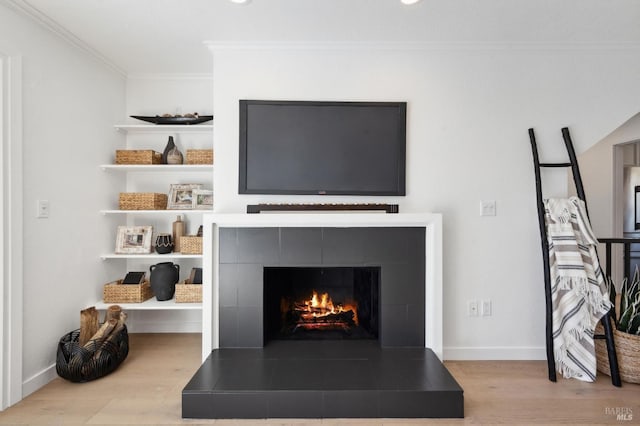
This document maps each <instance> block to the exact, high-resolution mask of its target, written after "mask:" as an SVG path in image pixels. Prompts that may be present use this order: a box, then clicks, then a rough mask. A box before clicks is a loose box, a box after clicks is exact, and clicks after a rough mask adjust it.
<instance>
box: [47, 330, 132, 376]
mask: <svg viewBox="0 0 640 426" xmlns="http://www.w3.org/2000/svg"><path fill="white" fill-rule="evenodd" d="M79 338H80V329H78V330H74V331H72V332H70V333H67V334H65V335H64V336H62V338H61V339H60V341H59V342H58V351H57V353H56V372H57V373H58V375H59V376H60V377H62V378H63V379H67V380H70V381H72V382H79V383H82V382H88V381H91V380H95V379H99V378H100V377H103V376H106V375H107V374H109V373H111V372H113V371H114V370H115V369H116V368H118V366H119V365H120V364H122V361H124V360H125V358H127V355H128V354H129V333H128V331H127V326H126V325H125V326H124V327H123V328H122V330H120V331H119V332H118V334H117V335H116V336H115V339H114V340H106V341H103V342H98V341H95V340H89V341H88V342H87V344H86V345H85V346H80V344H79V343H78V340H79Z"/></svg>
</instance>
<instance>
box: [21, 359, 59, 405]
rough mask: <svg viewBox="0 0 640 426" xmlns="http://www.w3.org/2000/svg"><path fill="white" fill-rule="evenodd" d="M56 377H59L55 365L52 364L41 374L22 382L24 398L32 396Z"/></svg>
mask: <svg viewBox="0 0 640 426" xmlns="http://www.w3.org/2000/svg"><path fill="white" fill-rule="evenodd" d="M56 377H58V373H57V372H56V365H55V364H51V365H50V366H49V367H47V368H45V369H44V370H42V371H40V372H39V373H36V374H34V375H33V376H31V377H29V378H28V379H27V380H25V381H24V382H22V398H26V397H27V396H29V395H31V394H32V393H34V392H35V391H37V390H38V389H40V388H41V387H43V386H44V385H46V384H47V383H49V382H50V381H52V380H53V379H55V378H56Z"/></svg>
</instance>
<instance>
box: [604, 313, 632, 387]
mask: <svg viewBox="0 0 640 426" xmlns="http://www.w3.org/2000/svg"><path fill="white" fill-rule="evenodd" d="M612 328H613V341H614V342H615V346H616V355H617V357H618V369H619V370H620V378H621V379H622V380H623V381H625V382H627V383H640V336H635V335H633V334H629V333H623V332H622V331H618V330H616V328H615V325H613V326H612ZM596 334H604V327H602V324H600V323H598V325H597V327H596ZM595 344H596V360H597V362H598V371H599V372H601V373H604V374H606V375H607V376H610V375H611V371H610V369H609V357H608V355H607V343H606V341H605V340H603V339H596V341H595Z"/></svg>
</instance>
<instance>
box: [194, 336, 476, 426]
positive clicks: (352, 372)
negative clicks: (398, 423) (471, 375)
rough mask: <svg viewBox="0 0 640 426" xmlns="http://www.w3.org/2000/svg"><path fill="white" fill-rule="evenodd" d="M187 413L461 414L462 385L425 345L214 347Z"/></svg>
mask: <svg viewBox="0 0 640 426" xmlns="http://www.w3.org/2000/svg"><path fill="white" fill-rule="evenodd" d="M182 417H184V418H216V419H224V418H239V419H260V418H377V417H380V418H461V417H464V400H463V390H462V388H461V387H460V386H459V385H458V383H457V382H456V381H455V379H454V378H453V377H452V376H451V374H450V373H449V372H448V371H447V369H446V368H445V367H444V366H443V365H442V363H441V362H440V360H439V359H438V358H437V357H436V356H435V354H434V353H433V351H431V350H430V349H427V348H381V347H380V346H379V345H378V343H377V342H375V341H363V340H360V341H330V340H323V341H272V342H270V343H269V344H268V345H267V346H265V347H264V348H256V349H247V348H235V349H234V348H227V349H216V350H214V351H213V352H212V353H211V355H210V356H209V357H208V358H207V360H206V361H205V362H204V364H203V365H202V366H201V367H200V369H199V370H198V372H197V373H196V374H195V375H194V376H193V378H192V379H191V381H190V382H189V383H188V384H187V386H186V387H185V388H184V390H183V392H182Z"/></svg>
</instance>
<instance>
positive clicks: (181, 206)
mask: <svg viewBox="0 0 640 426" xmlns="http://www.w3.org/2000/svg"><path fill="white" fill-rule="evenodd" d="M201 188H202V184H199V183H185V184H177V183H176V184H171V186H170V187H169V198H168V200H167V209H168V210H191V209H193V190H194V189H201Z"/></svg>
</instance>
